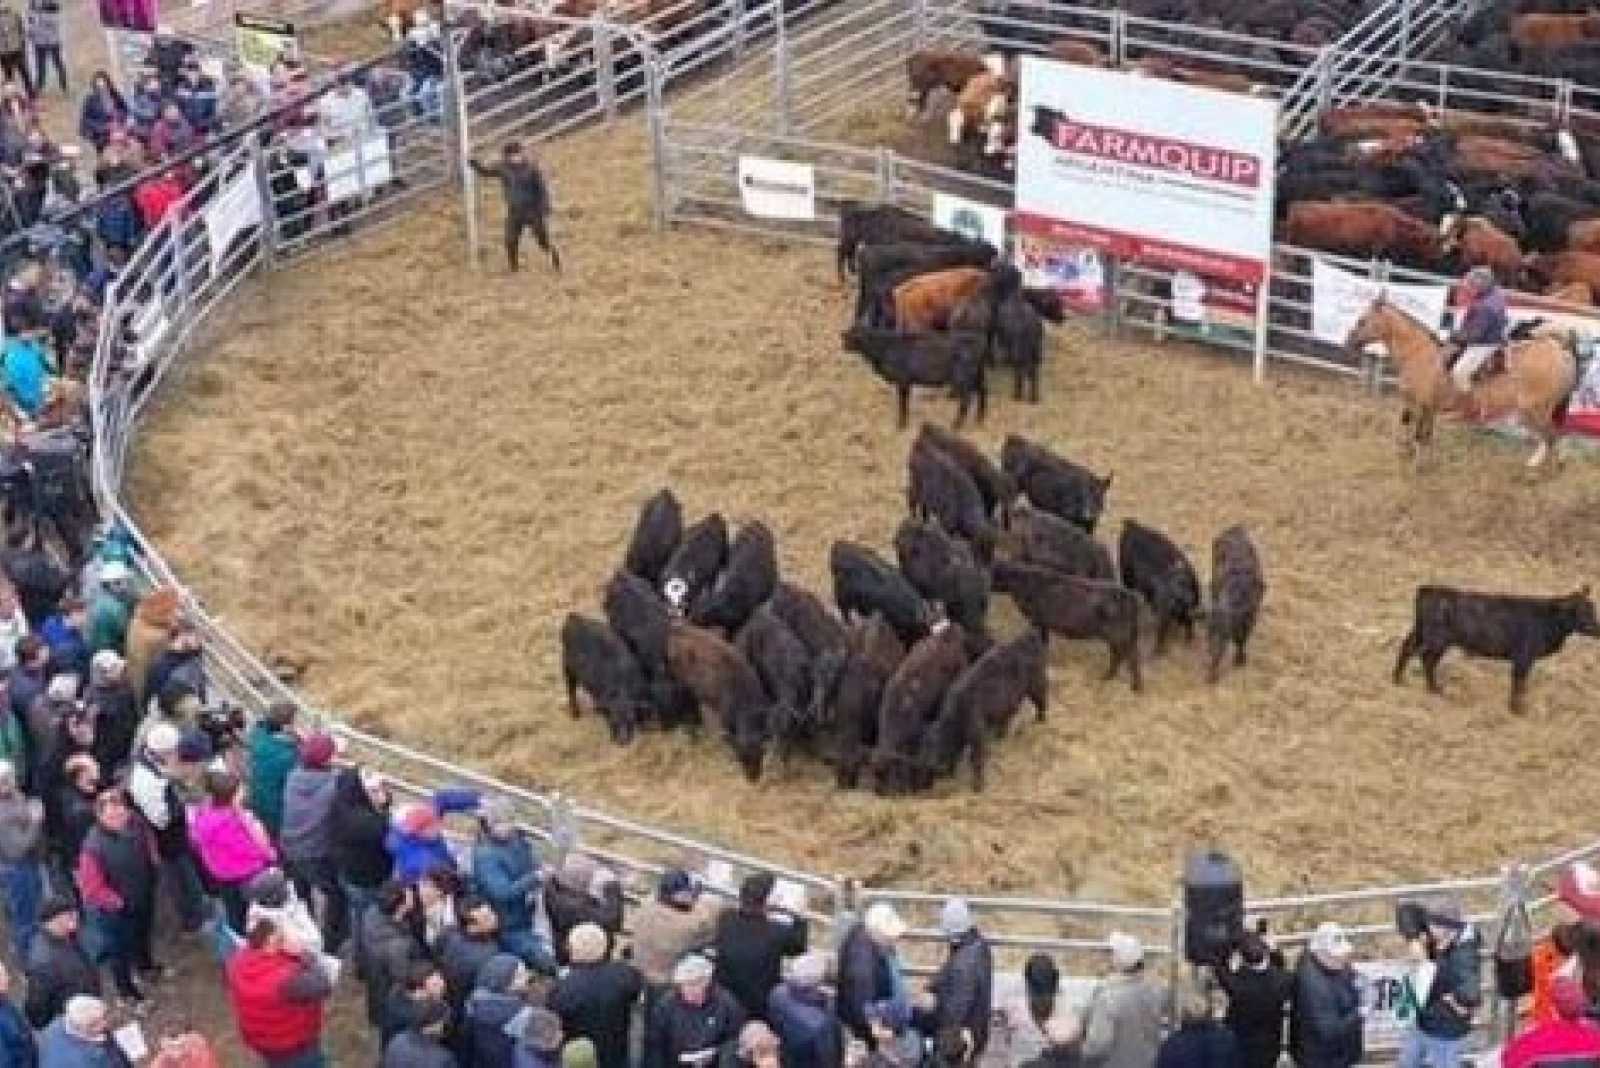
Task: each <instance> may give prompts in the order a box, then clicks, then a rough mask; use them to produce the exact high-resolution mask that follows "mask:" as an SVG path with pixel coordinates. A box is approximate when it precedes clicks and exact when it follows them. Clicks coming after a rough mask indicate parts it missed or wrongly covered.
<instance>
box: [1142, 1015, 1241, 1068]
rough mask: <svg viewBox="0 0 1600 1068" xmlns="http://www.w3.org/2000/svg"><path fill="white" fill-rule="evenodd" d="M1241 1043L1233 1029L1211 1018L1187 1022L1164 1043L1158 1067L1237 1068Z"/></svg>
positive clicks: (1158, 1058) (1159, 1055) (1157, 1055)
mask: <svg viewBox="0 0 1600 1068" xmlns="http://www.w3.org/2000/svg"><path fill="white" fill-rule="evenodd" d="M1238 1064H1239V1046H1238V1042H1237V1041H1236V1040H1235V1039H1234V1037H1233V1032H1232V1031H1230V1030H1229V1029H1228V1028H1226V1027H1223V1026H1222V1025H1221V1024H1219V1023H1213V1022H1211V1021H1207V1022H1205V1023H1200V1024H1185V1025H1183V1026H1182V1027H1180V1028H1178V1029H1177V1030H1176V1031H1174V1032H1172V1034H1170V1035H1168V1036H1167V1038H1166V1041H1165V1042H1163V1043H1161V1049H1160V1051H1159V1052H1158V1053H1157V1054H1156V1065H1155V1068H1237V1066H1238Z"/></svg>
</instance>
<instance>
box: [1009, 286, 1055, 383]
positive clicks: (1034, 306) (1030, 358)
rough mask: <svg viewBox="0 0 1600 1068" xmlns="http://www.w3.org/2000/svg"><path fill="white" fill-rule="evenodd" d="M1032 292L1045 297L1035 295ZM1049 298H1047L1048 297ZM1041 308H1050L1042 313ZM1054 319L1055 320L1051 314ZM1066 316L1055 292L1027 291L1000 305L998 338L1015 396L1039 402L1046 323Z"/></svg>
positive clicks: (1011, 297)
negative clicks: (1009, 371) (1008, 366)
mask: <svg viewBox="0 0 1600 1068" xmlns="http://www.w3.org/2000/svg"><path fill="white" fill-rule="evenodd" d="M1030 293H1038V294H1041V295H1039V296H1032V295H1030ZM1046 294H1047V295H1048V296H1045V295H1046ZM1041 305H1042V306H1043V307H1044V308H1045V309H1047V310H1046V311H1043V312H1041V311H1040V307H1041ZM1052 314H1053V315H1054V318H1051V315H1052ZM1064 317H1065V316H1064V315H1063V312H1062V308H1061V298H1060V296H1058V295H1057V294H1056V293H1055V292H1054V291H1053V290H1037V291H1030V290H1024V291H1023V292H1021V293H1017V294H1014V295H1012V296H1010V297H1007V298H1006V299H1005V300H1004V301H1002V302H1001V304H1000V314H999V319H998V321H997V322H996V323H995V339H996V340H997V341H999V343H1000V349H1001V351H1003V352H1004V353H1005V354H1006V363H1008V364H1010V365H1011V396H1012V398H1013V399H1014V400H1024V399H1026V400H1027V401H1028V402H1029V403H1030V404H1038V403H1039V368H1040V366H1042V365H1043V363H1044V324H1045V320H1046V319H1049V321H1050V322H1053V323H1059V322H1061V321H1062V319H1063V318H1064Z"/></svg>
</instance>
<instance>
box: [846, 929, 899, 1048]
mask: <svg viewBox="0 0 1600 1068" xmlns="http://www.w3.org/2000/svg"><path fill="white" fill-rule="evenodd" d="M905 933H906V921H905V920H902V919H901V918H900V914H899V913H897V912H896V911H895V910H894V906H893V905H891V904H889V903H888V902H886V901H875V902H873V903H872V905H870V906H869V907H868V908H867V911H866V914H865V915H864V916H862V918H861V922H860V923H857V924H855V925H854V926H852V927H851V928H850V931H849V933H848V934H846V935H845V937H844V942H843V943H842V944H841V945H840V946H839V969H838V970H839V974H838V991H839V1020H840V1021H841V1022H842V1023H843V1024H844V1025H845V1026H846V1027H848V1028H849V1029H850V1033H851V1034H853V1035H854V1036H855V1037H856V1038H858V1039H860V1040H861V1041H862V1042H865V1043H866V1044H867V1048H868V1049H876V1048H877V1043H876V1040H875V1039H874V1038H873V1035H872V1029H871V1027H870V1026H869V1024H868V1021H867V1010H868V1009H869V1008H870V1007H871V1006H873V1005H875V1004H877V1003H879V1002H883V1001H890V1002H896V1003H899V1004H901V1005H902V1006H903V1007H904V1008H905V1010H906V1011H907V1013H908V1014H909V1011H910V998H909V995H908V994H907V992H906V983H905V978H904V975H903V973H902V970H901V967H900V957H899V954H898V953H896V952H895V943H896V942H898V941H900V938H901V936H902V935H904V934H905Z"/></svg>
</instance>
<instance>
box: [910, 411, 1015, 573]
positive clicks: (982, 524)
mask: <svg viewBox="0 0 1600 1068" xmlns="http://www.w3.org/2000/svg"><path fill="white" fill-rule="evenodd" d="M906 468H907V472H906V474H907V480H906V506H907V507H908V508H909V509H910V511H911V514H912V515H914V516H916V517H918V518H919V519H933V520H936V521H938V523H939V525H940V526H942V527H944V528H945V530H947V531H949V532H950V533H952V534H954V535H956V536H957V537H961V538H965V539H966V540H967V541H968V542H969V543H970V544H971V545H972V549H973V552H975V553H976V554H977V556H978V559H979V560H982V561H984V562H985V563H987V562H988V561H989V560H991V559H993V558H994V546H995V541H996V540H997V534H996V531H995V527H994V524H993V523H991V522H989V512H988V509H987V508H985V507H984V500H983V494H982V493H980V492H979V491H978V487H977V485H976V484H975V483H974V482H973V481H972V479H971V478H970V477H969V476H968V475H967V472H966V471H965V469H963V468H962V467H961V465H960V464H959V463H957V462H956V461H955V460H954V459H952V458H951V457H950V456H949V454H947V453H945V452H944V451H943V450H941V449H939V448H937V447H935V446H934V445H933V444H932V443H931V442H930V441H929V439H927V438H925V437H919V438H917V440H916V441H915V442H914V443H913V444H912V446H911V455H910V456H909V457H908V458H907V461H906Z"/></svg>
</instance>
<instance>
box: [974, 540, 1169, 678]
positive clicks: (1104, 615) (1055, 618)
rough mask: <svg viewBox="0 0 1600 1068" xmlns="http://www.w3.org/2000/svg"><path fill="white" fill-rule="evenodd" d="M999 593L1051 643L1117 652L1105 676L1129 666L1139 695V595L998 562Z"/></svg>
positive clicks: (996, 585)
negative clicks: (1099, 644)
mask: <svg viewBox="0 0 1600 1068" xmlns="http://www.w3.org/2000/svg"><path fill="white" fill-rule="evenodd" d="M994 589H995V592H997V593H1005V594H1010V596H1011V599H1012V600H1013V601H1015V602H1016V605H1017V610H1018V611H1020V612H1021V613H1022V615H1023V617H1024V618H1025V619H1027V621H1028V622H1029V623H1030V624H1032V626H1033V628H1034V630H1036V631H1038V632H1039V637H1040V638H1041V639H1043V641H1044V642H1045V644H1047V645H1048V644H1049V640H1050V635H1051V634H1056V635H1059V636H1060V637H1063V638H1070V639H1073V640H1077V641H1083V640H1088V639H1098V640H1100V641H1103V642H1105V643H1106V645H1107V646H1108V647H1109V648H1110V650H1111V665H1110V667H1109V668H1108V669H1107V671H1106V674H1105V677H1106V678H1107V679H1112V678H1115V677H1116V674H1117V669H1118V668H1119V667H1121V666H1122V664H1123V663H1124V662H1126V663H1127V665H1128V675H1129V679H1130V682H1131V683H1132V685H1133V688H1134V690H1139V689H1142V688H1143V686H1144V682H1143V678H1142V676H1141V675H1140V671H1139V603H1140V602H1139V595H1138V594H1136V593H1134V592H1133V591H1131V590H1127V589H1124V588H1123V587H1121V586H1119V585H1117V584H1116V583H1114V582H1097V581H1095V580H1094V579H1084V578H1078V577H1076V576H1074V575H1064V574H1062V573H1061V572H1059V571H1053V570H1051V569H1050V568H1047V567H1034V566H1033V565H1031V564H1014V563H1011V562H1010V561H1008V560H996V561H995V565H994Z"/></svg>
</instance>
